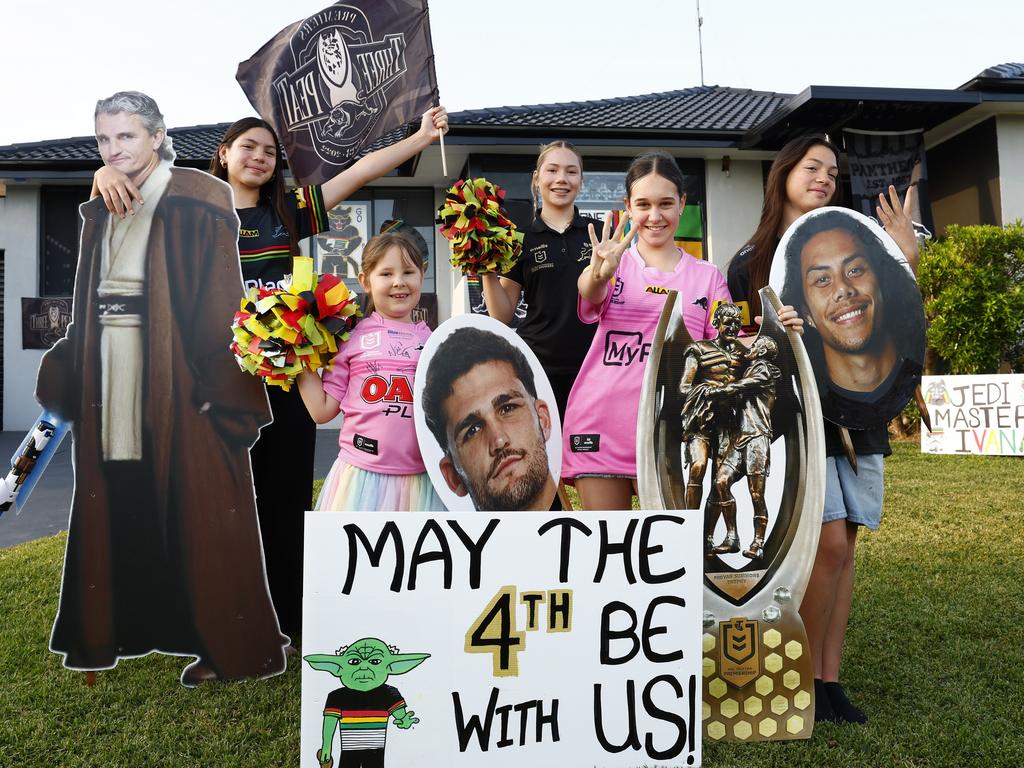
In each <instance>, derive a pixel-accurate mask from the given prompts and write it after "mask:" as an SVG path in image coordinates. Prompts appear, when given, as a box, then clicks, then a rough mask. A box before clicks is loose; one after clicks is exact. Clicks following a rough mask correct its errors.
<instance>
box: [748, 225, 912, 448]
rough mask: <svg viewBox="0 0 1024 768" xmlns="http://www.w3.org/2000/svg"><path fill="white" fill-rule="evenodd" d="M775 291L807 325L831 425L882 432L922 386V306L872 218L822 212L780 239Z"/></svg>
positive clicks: (772, 281) (810, 350) (897, 256)
mask: <svg viewBox="0 0 1024 768" xmlns="http://www.w3.org/2000/svg"><path fill="white" fill-rule="evenodd" d="M768 282H769V285H771V286H772V288H774V289H775V291H776V292H777V293H778V294H779V296H780V298H781V299H782V303H783V304H789V305H790V306H793V307H796V309H797V311H798V312H800V314H801V316H802V317H804V318H805V320H806V325H805V333H804V344H805V345H806V347H807V352H808V354H809V355H810V358H811V366H812V367H813V368H814V375H815V377H816V378H817V381H818V392H819V394H820V396H821V408H822V412H823V413H824V415H825V418H826V419H828V420H829V421H833V422H835V423H837V424H839V425H841V426H844V427H849V428H851V429H868V428H871V427H879V426H883V425H885V424H886V423H887V422H888V421H889V420H890V419H892V418H893V417H894V416H896V415H898V414H899V412H900V411H901V410H903V406H905V405H906V404H907V403H908V402H909V401H910V398H911V397H913V395H914V390H915V389H916V388H917V385H918V384H919V383H920V381H921V370H922V364H923V362H924V351H925V320H924V305H923V303H922V301H921V293H920V291H919V290H918V287H917V282H916V281H915V280H914V275H913V273H912V272H911V270H910V267H909V265H908V264H907V260H906V258H905V257H904V256H903V254H902V253H901V252H900V249H899V247H898V246H897V245H896V243H895V241H894V240H893V239H892V237H890V236H889V234H888V233H887V232H886V231H885V230H884V229H882V228H881V227H880V226H879V225H878V224H877V223H876V222H875V221H874V220H872V219H869V218H867V217H866V216H863V215H861V214H859V213H856V212H854V211H850V210H847V209H845V208H832V207H827V208H819V209H818V210H816V211H811V212H810V213H806V214H804V215H803V216H801V217H800V218H799V219H797V220H796V221H795V222H793V224H792V225H791V226H790V228H789V229H788V230H786V233H785V234H784V235H783V236H782V240H781V241H780V243H779V247H778V249H777V250H776V251H775V258H774V260H773V261H772V271H771V275H770V276H769V280H768Z"/></svg>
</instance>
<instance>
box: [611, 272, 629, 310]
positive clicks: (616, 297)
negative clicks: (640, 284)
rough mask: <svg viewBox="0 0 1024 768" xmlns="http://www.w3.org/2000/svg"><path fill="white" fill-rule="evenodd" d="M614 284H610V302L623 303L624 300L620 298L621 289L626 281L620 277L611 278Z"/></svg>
mask: <svg viewBox="0 0 1024 768" xmlns="http://www.w3.org/2000/svg"><path fill="white" fill-rule="evenodd" d="M613 281H614V284H613V285H612V304H625V303H626V300H625V299H624V298H622V291H623V290H624V289H625V287H626V281H625V280H623V279H622V278H621V277H616V278H613Z"/></svg>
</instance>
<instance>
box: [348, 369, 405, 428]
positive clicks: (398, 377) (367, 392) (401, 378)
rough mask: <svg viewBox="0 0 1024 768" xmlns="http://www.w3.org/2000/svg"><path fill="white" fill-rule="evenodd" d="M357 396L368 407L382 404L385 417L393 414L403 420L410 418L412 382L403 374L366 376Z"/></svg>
mask: <svg viewBox="0 0 1024 768" xmlns="http://www.w3.org/2000/svg"><path fill="white" fill-rule="evenodd" d="M359 395H360V397H362V399H363V402H364V403H369V404H370V405H374V404H376V403H384V406H385V407H384V410H383V414H384V415H385V416H390V415H392V414H394V415H397V416H400V417H401V418H403V419H411V418H412V410H411V409H412V382H411V381H410V380H409V377H408V376H406V375H404V374H401V373H394V374H391V375H389V376H387V377H384V376H381V375H380V374H374V375H372V376H367V377H366V379H365V380H364V381H363V388H362V389H361V390H360V392H359Z"/></svg>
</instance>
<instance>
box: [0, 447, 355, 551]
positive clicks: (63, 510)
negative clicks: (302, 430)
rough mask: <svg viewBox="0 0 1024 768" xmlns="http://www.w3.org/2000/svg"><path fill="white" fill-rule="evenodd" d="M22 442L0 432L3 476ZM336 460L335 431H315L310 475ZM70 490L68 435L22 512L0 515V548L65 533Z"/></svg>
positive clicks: (321, 472) (323, 470) (324, 470)
mask: <svg viewBox="0 0 1024 768" xmlns="http://www.w3.org/2000/svg"><path fill="white" fill-rule="evenodd" d="M24 439H25V433H24V432H0V471H2V472H3V474H7V472H8V471H9V470H10V463H9V460H10V458H11V456H12V455H13V454H14V451H15V450H16V449H17V448H18V446H19V445H21V441H22V440H24ZM337 457H338V431H337V430H334V429H318V430H317V433H316V460H315V467H314V469H313V476H314V477H319V478H323V477H326V476H327V473H328V471H330V469H331V465H332V464H333V463H334V460H335V459H336V458H337ZM73 490H74V473H73V471H72V468H71V436H70V435H68V436H67V437H66V438H64V442H62V443H61V445H60V447H59V448H58V449H57V453H56V454H54V457H53V459H52V460H51V461H50V465H49V466H48V467H47V468H46V472H45V474H44V475H43V476H42V477H41V478H40V479H39V483H38V484H37V485H36V487H35V490H34V491H32V496H31V497H30V498H29V500H28V503H27V504H25V507H24V509H22V510H21V511H20V513H19V514H15V511H14V510H13V509H11V510H8V511H7V512H4V513H3V515H2V516H0V549H3V548H5V547H11V546H14V545H15V544H21V543H22V542H25V541H33V540H35V539H40V538H42V537H44V536H53V535H54V534H55V533H59V532H60V531H66V530H67V528H68V513H69V511H70V509H71V493H72V491H73Z"/></svg>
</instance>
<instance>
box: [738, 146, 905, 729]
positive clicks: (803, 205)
mask: <svg viewBox="0 0 1024 768" xmlns="http://www.w3.org/2000/svg"><path fill="white" fill-rule="evenodd" d="M838 178H839V149H838V148H837V147H836V146H835V145H834V144H832V142H830V141H829V140H828V139H827V138H826V137H824V136H820V135H818V136H804V137H801V138H797V139H793V140H792V141H790V142H789V143H788V144H786V145H785V146H784V147H783V148H782V149H781V150H780V151H779V154H778V155H777V156H776V157H775V161H774V162H773V163H772V167H771V169H770V170H769V172H768V182H767V185H766V188H765V195H764V207H763V208H762V210H761V221H760V223H759V224H758V227H757V230H756V231H755V232H754V234H753V235H752V236H751V238H750V242H748V243H747V244H746V245H745V246H743V248H741V249H740V250H739V252H738V253H737V254H736V255H735V256H734V257H733V259H732V261H731V262H730V263H729V269H728V275H729V291H730V293H731V294H732V296H733V298H734V299H735V300H736V302H737V303H740V302H747V304H748V306H749V307H750V310H751V311H750V315H751V316H755V315H760V312H761V302H760V299H759V298H758V294H757V292H758V291H759V290H760V289H761V288H763V287H764V286H766V285H767V284H768V275H769V272H770V271H771V267H772V258H773V257H774V255H775V250H776V248H777V247H778V245H779V241H780V240H781V238H782V235H783V234H784V233H785V231H786V230H787V229H788V228H789V226H790V225H791V224H792V223H793V222H794V221H796V220H797V219H798V218H800V217H801V216H802V215H803V214H805V213H808V212H810V211H813V210H816V209H818V208H822V207H824V206H826V205H836V204H837V203H838V202H839V198H840V194H839V189H838V186H837V181H838ZM912 189H913V188H912V187H911V190H912ZM912 200H913V197H912V192H911V191H908V192H907V196H906V199H905V200H904V201H903V203H902V204H901V203H900V201H899V197H898V195H897V194H896V190H895V188H894V187H889V196H888V198H886V196H884V195H879V205H878V208H877V213H878V218H879V220H880V221H881V223H882V226H883V227H885V230H886V231H887V232H888V233H889V234H890V235H892V237H893V239H894V240H895V241H896V244H897V245H898V246H899V247H900V250H901V251H903V254H904V255H905V256H906V257H907V260H908V261H909V263H910V266H911V269H913V270H914V271H915V272H916V271H917V261H918V256H919V253H918V247H917V240H916V237H915V235H914V228H913V224H912V222H911V220H910V216H909V211H910V206H911V203H912ZM780 316H781V317H783V318H784V319H785V320H786V321H787V324H788V325H798V324H799V326H800V327H799V330H802V321H800V319H799V318H797V317H796V316H795V312H794V310H793V308H792V307H786V312H785V313H781V314H780ZM760 320H761V318H760V317H759V316H755V317H754V323H755V325H754V326H753V327H751V328H749V329H748V330H752V331H753V330H756V324H757V323H758V322H759V321H760ZM850 438H851V440H852V442H853V448H854V451H855V453H856V454H857V470H856V471H854V469H853V467H851V466H850V463H849V461H848V460H847V459H846V456H845V450H844V449H843V446H842V442H841V439H840V435H839V428H838V427H837V426H836V425H834V424H832V423H831V422H827V421H826V422H825V453H826V465H825V470H826V474H825V507H824V510H823V515H822V526H821V537H820V539H819V540H818V552H817V556H816V558H815V561H814V568H813V570H812V571H811V578H810V581H809V582H808V584H807V591H806V592H805V593H804V599H803V604H802V605H801V606H800V615H801V617H802V618H803V621H804V626H805V628H806V629H807V640H808V643H809V645H810V649H811V655H812V656H813V658H814V677H815V680H814V692H815V705H814V706H815V712H814V717H815V720H817V721H828V722H842V723H864V722H867V717H866V716H865V715H864V713H863V712H862V711H861V710H860V709H858V708H857V707H855V706H854V705H853V704H851V703H850V700H849V699H848V698H847V696H846V692H845V691H844V690H843V687H842V686H841V685H840V684H839V666H840V662H841V660H842V653H843V642H844V640H845V638H846V624H847V621H848V619H849V616H850V606H851V604H852V602H853V577H854V547H855V545H856V543H857V531H858V528H859V527H860V526H861V525H866V526H868V527H869V528H871V529H872V530H874V529H877V528H878V526H879V525H880V523H881V516H882V484H883V477H882V470H883V462H882V459H883V457H884V456H888V455H889V454H890V453H892V451H891V449H890V447H889V434H888V431H887V429H886V427H884V426H883V427H878V428H875V429H866V430H850Z"/></svg>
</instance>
